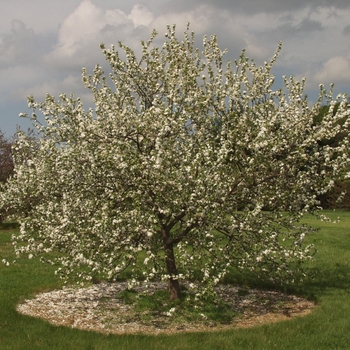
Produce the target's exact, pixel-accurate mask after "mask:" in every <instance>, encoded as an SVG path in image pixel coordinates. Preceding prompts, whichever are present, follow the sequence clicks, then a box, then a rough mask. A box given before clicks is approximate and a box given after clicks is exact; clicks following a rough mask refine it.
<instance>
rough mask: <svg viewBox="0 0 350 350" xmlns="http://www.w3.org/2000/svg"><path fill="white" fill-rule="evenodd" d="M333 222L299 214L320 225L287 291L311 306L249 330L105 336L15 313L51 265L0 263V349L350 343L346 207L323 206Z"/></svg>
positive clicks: (6, 247) (0, 243)
mask: <svg viewBox="0 0 350 350" xmlns="http://www.w3.org/2000/svg"><path fill="white" fill-rule="evenodd" d="M327 214H329V215H330V216H331V218H332V219H336V218H337V217H338V216H340V218H341V221H340V222H339V223H337V224H333V223H326V222H320V221H317V220H316V218H314V217H311V216H307V217H306V218H305V219H304V221H305V222H306V223H308V224H311V225H312V226H314V227H318V228H320V230H319V231H317V232H313V233H312V234H310V236H309V237H308V241H309V242H312V243H314V244H315V245H316V247H317V249H318V254H317V255H316V256H315V258H314V260H313V261H312V262H310V263H309V264H308V265H307V270H308V271H309V272H310V273H311V274H310V275H312V276H313V277H308V278H307V279H306V280H305V281H304V282H303V283H300V284H299V285H295V286H293V287H292V290H290V292H293V293H297V294H301V295H305V296H307V297H310V298H312V299H313V300H316V302H317V307H316V309H314V311H313V312H312V313H311V314H310V315H308V316H306V317H303V318H296V319H292V320H290V321H283V322H279V323H275V324H268V325H263V326H258V327H254V328H251V329H232V330H229V331H223V332H209V333H193V334H177V335H158V336H145V335H122V336H116V335H114V336H107V335H102V334H97V333H93V332H86V331H80V330H76V329H70V328H66V327H55V326H52V325H50V324H49V323H48V322H46V321H42V320H40V319H35V318H32V317H27V316H23V315H20V314H18V313H17V312H16V310H15V307H16V305H17V303H19V302H21V301H23V300H24V299H26V298H29V297H31V296H34V295H35V294H36V293H38V292H41V291H47V290H51V289H56V288H60V287H61V286H62V283H61V282H60V281H59V280H58V279H57V277H56V276H55V275H54V274H53V270H54V269H53V268H52V267H50V266H47V265H43V264H41V263H40V262H39V261H38V260H35V259H33V260H28V259H21V260H19V261H18V263H17V264H16V265H11V266H8V267H7V266H5V265H4V264H1V265H0V349H67V350H68V349H125V350H126V349H128V350H130V349H143V350H148V349H181V350H182V349H184V350H186V349H198V348H199V349H201V350H207V349H208V350H209V349H210V350H211V349H215V350H221V349H245V350H246V349H259V350H264V349H266V350H267V349H298V350H301V349H308V350H310V349H318V350H319V349H327V350H329V349H350V332H349V328H350V212H341V211H336V212H327ZM14 232H16V229H15V228H11V227H6V225H5V227H3V229H2V230H0V260H2V259H4V258H5V259H8V260H10V261H11V260H13V259H14V253H13V249H12V245H11V243H10V238H11V235H12V234H13V233H14ZM237 281H238V282H239V283H241V284H243V285H245V286H253V287H263V286H262V285H259V282H256V281H255V280H254V278H252V276H248V275H247V276H244V275H243V276H240V277H239V278H238V279H237Z"/></svg>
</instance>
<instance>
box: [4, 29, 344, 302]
mask: <svg viewBox="0 0 350 350" xmlns="http://www.w3.org/2000/svg"><path fill="white" fill-rule="evenodd" d="M156 35H157V34H156V33H155V32H154V33H153V34H152V36H151V38H150V39H149V40H148V41H146V42H142V43H141V54H140V57H138V56H137V55H136V54H135V52H134V51H133V50H132V49H131V48H130V47H128V46H126V45H124V44H122V43H119V46H118V50H117V49H116V48H115V47H114V46H111V47H109V48H105V46H104V45H101V47H102V50H103V53H104V55H105V57H106V59H107V61H108V62H109V64H110V67H111V71H112V73H111V74H110V75H109V78H110V79H108V77H106V76H105V74H104V72H103V70H102V68H101V66H99V65H97V66H96V68H95V70H94V72H93V75H88V73H87V72H86V70H85V69H83V82H84V84H85V86H86V87H87V88H88V89H90V90H91V92H92V94H93V97H94V103H95V108H94V109H90V110H84V108H83V105H82V102H81V100H80V99H79V98H75V97H74V95H71V96H66V95H61V96H59V99H57V100H56V99H55V98H54V97H53V96H51V95H47V97H46V99H45V101H44V102H42V103H38V102H36V101H35V100H34V98H32V97H30V98H29V99H28V101H29V105H30V107H31V108H33V114H32V115H31V116H30V118H32V120H33V126H34V127H35V128H36V129H37V133H38V135H39V136H38V139H36V140H34V139H32V138H28V137H27V136H26V134H25V133H22V134H20V135H19V138H18V140H17V141H16V146H15V158H14V159H15V176H14V177H13V178H12V179H11V180H10V181H8V183H7V184H6V186H5V187H4V188H3V191H2V192H1V197H0V198H1V200H0V206H2V207H11V208H12V210H16V211H17V213H18V217H19V220H20V222H21V230H20V235H19V236H18V237H17V238H16V241H15V245H16V250H17V252H18V253H24V254H28V255H29V256H30V257H32V256H34V255H41V254H43V255H45V254H46V253H49V252H51V251H59V252H60V254H58V256H57V257H56V258H55V260H56V262H57V263H59V267H58V270H57V272H58V273H60V274H63V275H68V276H71V275H72V274H73V273H76V275H77V276H78V277H79V278H83V279H84V278H85V279H88V280H89V279H91V278H92V276H93V275H94V274H101V275H102V276H104V278H107V279H116V278H118V276H119V275H120V273H121V272H122V271H124V270H125V269H129V270H130V272H131V275H132V274H133V273H134V275H132V277H131V280H130V283H131V284H132V283H137V281H138V280H144V281H145V282H147V281H150V280H153V279H162V280H166V281H168V286H169V293H170V298H171V299H176V298H178V297H179V295H180V282H181V281H182V280H186V281H189V282H190V284H189V288H190V289H191V290H193V291H194V292H195V293H196V295H197V296H201V295H203V293H205V292H208V291H211V290H212V288H213V286H214V285H215V284H217V283H219V282H220V280H222V278H223V277H224V276H225V274H226V273H227V272H228V271H229V269H230V268H232V267H236V268H247V269H251V270H254V271H255V272H256V273H257V274H259V275H265V276H266V275H268V276H269V278H271V279H272V280H274V281H282V280H283V281H293V280H294V278H296V276H297V273H298V267H299V265H300V263H301V262H302V261H304V260H306V259H309V258H310V257H311V256H312V254H313V249H312V247H311V246H305V245H304V244H303V241H304V237H305V234H307V233H308V230H309V229H308V228H307V227H304V226H301V225H298V224H297V223H298V220H299V219H300V217H301V216H302V215H303V214H304V213H307V212H310V211H314V210H315V209H317V208H318V205H319V202H318V199H317V198H318V196H319V195H321V194H323V193H326V192H327V191H329V190H330V189H331V188H332V187H333V185H334V180H335V179H336V178H337V177H338V176H339V175H340V174H342V172H343V170H344V169H345V168H346V166H347V165H348V163H349V158H348V137H345V138H344V139H342V140H340V142H339V143H338V144H337V145H335V146H334V147H329V146H328V145H323V144H321V143H320V142H319V141H320V140H324V139H331V138H332V137H334V136H335V135H337V134H338V133H339V132H341V130H342V128H344V127H347V123H348V122H347V120H348V116H349V110H348V108H347V104H346V96H345V95H341V96H338V97H337V98H335V99H333V97H332V93H331V92H329V93H327V92H326V90H325V89H324V88H323V86H321V88H320V95H319V99H318V101H317V102H316V103H315V104H314V105H312V106H311V105H310V104H309V102H308V101H307V99H306V97H305V95H304V87H305V79H302V80H301V81H297V80H295V79H294V78H293V77H290V78H287V77H284V88H283V89H277V90H274V89H273V84H274V76H273V75H272V73H271V70H272V68H273V65H274V63H275V61H276V59H277V57H278V54H279V52H280V49H281V45H279V47H278V49H277V51H276V54H275V55H274V56H273V57H272V59H271V61H270V62H265V63H264V64H263V65H262V66H258V65H256V64H255V62H254V61H252V60H249V59H248V57H246V55H245V52H244V51H243V53H242V55H241V56H240V57H239V59H238V60H237V61H235V62H234V63H230V62H228V63H227V64H224V55H225V51H222V50H221V49H220V48H219V46H218V43H217V38H216V36H211V37H210V38H208V37H204V40H203V50H202V51H201V50H199V49H198V48H196V47H195V44H194V41H195V40H194V33H190V32H189V29H188V28H187V30H186V31H185V33H184V37H183V38H182V39H178V38H177V35H176V33H175V26H173V27H170V26H169V27H168V31H167V33H166V35H165V41H164V44H163V46H161V47H158V46H157V45H155V44H154V38H155V37H156ZM119 52H122V53H123V54H120V53H119ZM324 97H327V99H329V100H330V101H331V102H330V107H329V111H328V113H326V114H325V115H324V116H323V118H322V120H320V121H319V122H317V123H314V119H315V116H317V115H318V114H319V110H320V108H321V102H322V99H323V98H324ZM337 102H339V104H338V105H337V110H336V112H335V113H333V110H334V106H335V105H336V103H337ZM38 111H40V112H41V113H42V114H43V115H44V116H45V123H43V124H41V123H39V121H38V118H37V113H38ZM344 118H345V119H344ZM339 120H346V121H345V122H344V123H338V121H339ZM28 154H30V157H29V158H28V157H25V156H24V155H28ZM137 265H141V266H142V267H141V269H142V270H143V274H142V275H141V276H140V275H138V274H137V272H138V271H139V269H140V267H139V266H138V268H136V267H137Z"/></svg>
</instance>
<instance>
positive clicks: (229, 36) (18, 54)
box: [0, 0, 350, 136]
mask: <svg viewBox="0 0 350 350" xmlns="http://www.w3.org/2000/svg"><path fill="white" fill-rule="evenodd" d="M0 13H1V21H0V129H1V130H3V131H4V132H5V133H6V135H8V136H10V135H12V134H13V133H14V132H15V130H16V126H18V125H19V126H21V127H22V128H26V127H27V126H29V123H28V122H27V121H26V120H24V119H22V118H19V117H18V114H19V113H21V112H28V110H27V103H26V98H27V96H28V95H33V96H34V97H35V99H36V100H37V101H42V100H43V99H44V98H45V94H46V92H49V93H50V94H53V95H54V96H58V95H59V94H60V93H63V92H64V93H67V94H68V93H70V92H74V93H75V95H76V96H80V97H82V98H83V100H84V99H86V101H88V95H87V94H88V93H89V92H88V91H87V90H85V88H84V87H83V85H82V83H81V68H82V67H87V69H88V70H89V71H92V69H93V67H94V66H95V64H97V63H98V64H101V65H104V64H105V63H104V62H105V61H104V57H103V55H102V52H101V50H100V48H99V44H100V43H101V42H104V43H105V44H106V45H110V44H117V42H118V41H119V40H121V41H123V42H124V43H126V44H128V45H129V46H131V47H132V48H135V49H136V48H137V47H138V45H139V42H140V40H142V39H148V37H149V35H150V33H151V31H152V29H153V28H155V29H157V30H158V31H159V33H160V34H159V35H160V36H162V35H164V33H165V31H166V25H167V24H176V25H177V28H178V32H179V34H180V33H181V32H183V30H184V29H185V26H186V23H187V22H190V23H191V29H192V30H193V31H195V33H196V36H197V38H198V39H199V40H198V43H200V42H201V39H202V37H203V35H205V34H207V35H211V34H216V35H217V36H218V39H219V44H220V46H221V47H222V48H223V49H224V48H227V49H228V50H229V53H228V55H227V57H228V58H229V59H231V60H234V59H236V58H238V56H239V54H240V52H241V50H242V49H246V51H247V55H248V56H249V57H250V58H253V59H254V60H255V61H257V62H258V63H259V62H262V61H264V60H268V59H269V58H271V57H272V55H273V54H274V51H275V49H276V47H277V45H278V42H279V41H282V42H283V49H282V53H281V55H280V57H279V60H278V62H277V63H276V68H275V71H274V73H275V75H276V77H277V78H278V77H279V76H282V75H288V76H289V75H294V76H296V77H298V78H301V77H306V79H307V93H308V95H309V97H310V99H313V98H315V97H316V96H317V90H318V86H319V83H324V84H325V85H326V86H327V85H329V84H330V83H334V84H335V87H336V88H335V90H336V92H348V93H350V1H349V0H148V1H146V0H144V1H142V0H60V1H57V0H45V1H44V0H11V1H8V0H0Z"/></svg>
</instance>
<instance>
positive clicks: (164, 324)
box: [17, 282, 315, 334]
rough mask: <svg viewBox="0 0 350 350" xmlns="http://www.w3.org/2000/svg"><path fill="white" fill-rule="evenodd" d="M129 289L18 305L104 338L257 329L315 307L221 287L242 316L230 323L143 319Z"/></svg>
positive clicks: (67, 292)
mask: <svg viewBox="0 0 350 350" xmlns="http://www.w3.org/2000/svg"><path fill="white" fill-rule="evenodd" d="M126 288H127V283H125V282H118V283H101V284H96V285H93V286H91V287H88V288H80V289H77V288H64V289H62V290H54V291H50V292H46V293H40V294H37V295H36V297H35V298H34V299H29V300H25V302H24V303H22V304H19V305H18V306H17V311H18V312H20V313H21V314H24V315H29V316H34V317H40V318H42V319H45V320H47V321H49V322H50V323H52V324H54V325H60V326H61V325H63V326H69V327H73V328H79V329H83V330H90V331H96V332H102V333H113V334H125V333H146V334H161V333H176V332H198V331H199V332H207V331H217V330H224V329H230V328H238V327H254V326H257V325H262V324H266V323H271V322H278V321H283V320H288V319H291V318H293V317H299V316H305V315H307V314H309V313H310V312H311V311H312V309H313V308H314V307H315V304H314V303H312V302H311V301H308V300H307V299H304V298H300V297H297V296H293V295H287V294H284V293H281V292H276V291H262V290H256V289H242V288H240V287H236V286H230V285H220V286H218V287H217V289H216V291H217V293H218V294H219V295H220V296H221V298H222V299H223V300H224V301H225V302H226V303H227V304H229V305H230V308H232V311H234V313H235V314H239V316H238V317H236V318H234V319H233V321H232V322H231V323H230V324H217V323H215V322H211V321H209V320H206V319H205V315H203V320H202V321H196V322H188V321H185V320H184V321H183V322H182V321H178V320H176V322H174V321H173V317H172V316H170V317H169V316H168V315H166V313H153V314H152V315H151V316H150V315H148V317H146V318H145V317H142V316H144V315H141V314H140V313H138V312H136V311H135V310H134V309H133V306H132V305H130V304H126V303H125V302H124V301H123V300H122V299H121V298H118V297H117V295H118V294H119V293H120V292H122V291H123V290H125V289H126ZM165 288H166V286H165V284H164V283H152V284H151V285H149V286H148V288H147V289H146V288H145V287H136V288H134V289H135V290H137V291H138V292H144V293H147V294H152V293H154V292H155V291H158V290H164V289H165Z"/></svg>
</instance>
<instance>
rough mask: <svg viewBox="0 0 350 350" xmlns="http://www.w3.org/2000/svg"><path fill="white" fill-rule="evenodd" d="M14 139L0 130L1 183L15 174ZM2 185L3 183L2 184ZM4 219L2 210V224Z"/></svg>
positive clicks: (0, 220) (0, 219)
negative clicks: (12, 150)
mask: <svg viewBox="0 0 350 350" xmlns="http://www.w3.org/2000/svg"><path fill="white" fill-rule="evenodd" d="M12 142H13V141H12V140H10V139H8V138H6V137H5V134H4V133H3V132H2V131H1V130H0V184H1V183H2V184H3V183H5V182H6V181H7V179H8V178H9V176H10V175H12V174H13V160H12V156H11V147H12ZM0 186H1V185H0ZM2 220H3V213H1V211H0V224H1V223H2Z"/></svg>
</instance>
